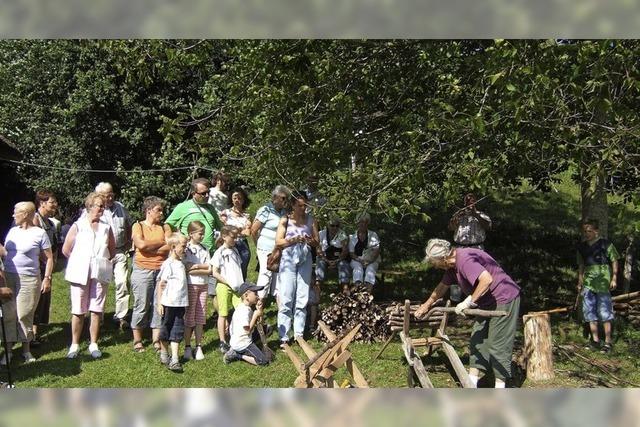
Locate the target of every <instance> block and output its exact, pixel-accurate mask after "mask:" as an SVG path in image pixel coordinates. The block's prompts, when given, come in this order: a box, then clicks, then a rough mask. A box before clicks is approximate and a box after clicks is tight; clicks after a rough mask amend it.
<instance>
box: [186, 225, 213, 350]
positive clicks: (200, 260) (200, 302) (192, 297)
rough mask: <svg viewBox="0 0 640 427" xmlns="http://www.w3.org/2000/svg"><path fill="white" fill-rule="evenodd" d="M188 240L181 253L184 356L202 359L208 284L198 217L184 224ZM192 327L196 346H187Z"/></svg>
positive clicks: (204, 250) (206, 259)
mask: <svg viewBox="0 0 640 427" xmlns="http://www.w3.org/2000/svg"><path fill="white" fill-rule="evenodd" d="M187 232H188V233H189V243H187V249H186V250H185V255H184V265H185V268H186V269H187V273H188V276H187V283H188V284H189V286H188V292H189V306H188V307H187V311H186V313H185V318H184V324H185V328H184V359H185V360H191V359H194V358H195V359H196V360H202V359H204V353H203V352H202V345H201V344H202V335H203V329H204V324H205V323H206V317H207V290H208V284H209V272H210V269H209V261H210V257H209V251H208V250H207V249H206V248H205V247H204V246H202V244H201V243H202V239H203V238H204V232H205V227H204V224H203V223H202V222H200V221H192V222H190V223H189V225H188V227H187ZM194 331H195V339H196V349H195V351H193V350H192V349H191V335H193V332H194Z"/></svg>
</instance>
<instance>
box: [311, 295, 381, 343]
mask: <svg viewBox="0 0 640 427" xmlns="http://www.w3.org/2000/svg"><path fill="white" fill-rule="evenodd" d="M330 299H331V305H329V306H328V307H326V308H325V309H323V310H322V311H321V313H320V316H319V318H320V320H322V321H323V322H324V323H325V324H326V325H327V326H328V327H329V329H331V330H332V331H333V332H334V333H335V334H336V335H340V334H342V333H343V332H345V331H348V330H350V329H351V328H353V327H354V326H356V325H357V324H358V323H360V324H361V327H360V330H359V331H358V334H357V335H356V337H355V339H354V341H357V342H363V343H372V342H378V341H384V340H385V339H386V338H387V337H388V336H389V335H390V334H391V331H390V329H389V326H388V325H387V318H386V316H385V313H384V310H383V309H382V307H380V306H379V305H377V304H375V303H374V302H373V295H371V294H370V293H369V292H367V291H366V289H365V288H359V289H356V290H354V291H353V292H351V293H350V294H349V295H345V294H344V293H338V294H331V295H330ZM314 335H315V337H316V338H317V339H319V340H322V341H327V337H325V336H324V334H323V333H322V332H321V331H320V328H318V329H317V330H316V331H315V332H314Z"/></svg>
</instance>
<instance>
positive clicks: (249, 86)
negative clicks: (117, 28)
mask: <svg viewBox="0 0 640 427" xmlns="http://www.w3.org/2000/svg"><path fill="white" fill-rule="evenodd" d="M639 53H640V44H639V43H638V42H637V41H626V40H625V41H606V40H605V41H588V40H584V41H571V40H530V41H507V40H483V41H474V40H461V41H415V40H382V41H380V40H375V41H374V40H286V41H284V40H282V41H279V40H274V41H211V40H204V41H189V40H181V41H171V40H135V41H124V40H123V41H9V40H7V41H2V42H0V65H1V67H0V97H1V99H0V102H1V103H2V105H3V108H2V110H0V133H2V134H5V135H7V137H9V138H10V139H11V140H13V141H14V142H15V143H16V144H17V145H18V146H19V147H20V149H21V151H22V152H23V155H24V160H25V161H27V162H32V163H37V164H40V165H47V166H56V167H61V168H78V169H114V170H119V171H125V170H134V169H164V168H172V167H176V166H185V165H187V166H194V165H195V166H203V167H207V168H209V169H218V168H224V169H225V170H227V171H228V172H229V173H230V174H231V175H232V176H233V177H234V178H236V179H238V180H239V181H241V182H245V183H247V184H249V185H251V186H253V187H254V188H255V189H258V190H263V189H267V188H269V187H271V186H273V185H275V184H278V183H285V184H289V185H290V186H292V187H299V186H301V185H303V184H304V183H305V179H306V177H307V176H309V175H311V174H315V175H317V176H318V177H319V178H320V187H321V189H322V192H323V193H324V194H325V195H326V196H328V199H329V204H328V206H327V209H336V210H337V211H338V212H340V213H341V214H343V215H347V216H348V215H351V214H355V213H357V212H358V211H361V210H364V209H369V210H373V211H376V212H379V213H383V214H385V215H388V216H390V217H393V218H396V219H397V218H401V217H402V216H403V215H416V214H422V215H425V217H426V212H427V211H428V207H429V206H432V205H434V204H442V203H453V202H454V201H459V198H460V195H461V194H462V193H464V192H465V191H468V190H474V191H477V192H479V193H487V192H491V191H503V190H504V189H505V188H508V187H509V186H512V185H518V184H519V183H520V182H521V181H522V180H528V181H530V182H531V183H532V184H533V185H534V186H535V187H536V188H541V189H545V188H547V186H548V184H549V183H550V181H551V180H552V179H553V177H554V176H555V175H556V174H557V173H558V172H561V171H563V170H567V169H568V168H572V170H574V171H576V180H577V181H579V182H583V183H587V184H590V185H587V187H592V188H595V184H596V183H598V182H600V183H604V182H606V183H607V185H608V187H609V190H611V191H616V192H620V193H623V194H625V195H627V196H629V197H635V196H637V194H636V191H637V190H636V188H637V183H638V177H639V174H640V171H639V169H638V165H639V161H638V157H639V155H640V150H639V144H638V142H637V141H638V133H639V132H640V130H639V128H638V117H637V113H636V111H635V109H636V108H637V107H636V106H637V105H640V104H639V103H638V101H639V100H638V96H639V90H640V76H639V72H638V64H637V60H636V58H638V54H639ZM19 172H20V176H21V177H23V179H24V180H25V182H26V184H27V185H28V186H29V187H31V188H34V189H35V188H36V187H40V186H48V187H51V188H52V189H53V190H54V191H56V192H57V193H58V194H59V195H60V197H61V198H62V199H63V200H65V201H69V202H73V203H77V202H79V200H80V199H81V198H82V196H83V195H84V194H85V193H86V192H87V191H88V190H89V189H90V188H91V186H92V185H94V184H95V183H96V182H97V181H98V180H102V179H105V180H109V181H112V182H113V183H114V184H115V186H116V187H117V188H121V189H122V198H123V199H124V200H125V202H126V203H129V204H130V205H131V204H132V205H138V204H139V202H140V201H141V200H142V198H143V197H144V196H146V195H150V194H156V195H162V196H165V197H167V198H168V199H169V200H170V201H172V202H176V201H178V200H180V199H181V198H184V196H185V191H186V188H187V187H186V185H185V184H186V182H188V181H189V180H190V179H191V178H192V177H193V176H194V173H199V174H200V175H203V176H209V175H210V173H209V171H207V170H200V171H198V172H193V171H191V170H178V171H173V172H163V173H156V174H140V173H118V174H116V175H115V176H114V175H108V174H101V173H92V174H91V175H88V174H87V173H75V172H74V173H70V172H69V171H65V170H58V169H40V168H34V167H29V166H20V171H19ZM599 177H600V181H598V178H599ZM602 177H605V178H606V179H605V180H603V179H602ZM425 208H427V209H425ZM425 219H427V218H425Z"/></svg>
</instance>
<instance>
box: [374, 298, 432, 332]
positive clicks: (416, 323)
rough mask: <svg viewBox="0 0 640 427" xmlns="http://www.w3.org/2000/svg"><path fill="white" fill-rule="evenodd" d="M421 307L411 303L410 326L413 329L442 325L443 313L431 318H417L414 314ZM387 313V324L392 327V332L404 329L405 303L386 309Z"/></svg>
mask: <svg viewBox="0 0 640 427" xmlns="http://www.w3.org/2000/svg"><path fill="white" fill-rule="evenodd" d="M418 307H420V304H414V303H412V304H411V315H410V317H409V327H410V328H412V329H427V328H434V327H438V326H440V322H442V318H443V316H444V314H443V313H437V314H435V315H432V316H430V317H429V319H426V320H425V319H416V317H415V316H414V313H415V311H416V310H417V309H418ZM385 312H386V313H387V316H388V318H387V325H389V327H390V328H391V331H392V332H399V331H401V330H402V326H403V324H404V304H401V303H396V304H394V305H391V306H389V307H387V308H386V309H385Z"/></svg>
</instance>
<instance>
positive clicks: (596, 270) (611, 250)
mask: <svg viewBox="0 0 640 427" xmlns="http://www.w3.org/2000/svg"><path fill="white" fill-rule="evenodd" d="M596 243H598V240H596V241H595V242H594V243H593V245H595V244H596ZM605 256H606V257H607V259H608V260H609V263H607V264H593V265H585V262H584V259H583V257H582V255H581V254H580V251H578V253H577V260H578V265H579V266H582V267H584V283H583V285H584V287H585V288H588V289H590V290H591V291H593V292H599V293H604V292H609V284H610V283H611V263H613V261H616V260H617V259H618V258H620V255H619V254H618V251H617V250H616V247H615V246H613V244H612V243H609V245H608V246H606V249H605Z"/></svg>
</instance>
